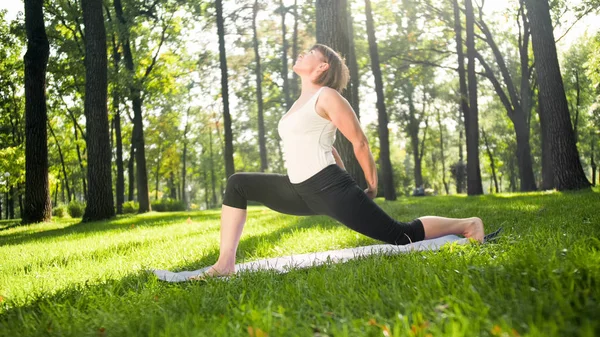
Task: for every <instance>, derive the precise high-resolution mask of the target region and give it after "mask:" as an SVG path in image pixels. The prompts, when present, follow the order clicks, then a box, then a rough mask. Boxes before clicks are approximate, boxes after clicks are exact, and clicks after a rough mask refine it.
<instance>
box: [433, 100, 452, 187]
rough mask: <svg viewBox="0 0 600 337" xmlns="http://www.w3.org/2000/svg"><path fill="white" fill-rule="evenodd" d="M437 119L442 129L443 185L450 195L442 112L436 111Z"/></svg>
mask: <svg viewBox="0 0 600 337" xmlns="http://www.w3.org/2000/svg"><path fill="white" fill-rule="evenodd" d="M436 113H437V115H436V117H437V122H438V126H439V128H440V152H441V156H442V183H443V184H444V190H445V191H446V194H450V189H449V187H448V181H447V180H446V155H445V154H444V125H443V124H442V118H441V116H440V110H439V109H436Z"/></svg>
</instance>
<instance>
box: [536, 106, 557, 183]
mask: <svg viewBox="0 0 600 337" xmlns="http://www.w3.org/2000/svg"><path fill="white" fill-rule="evenodd" d="M538 102H539V103H538V111H537V112H538V116H539V118H540V129H541V133H540V136H541V137H540V138H541V143H542V185H541V186H540V188H541V189H542V190H543V191H545V190H551V189H553V188H554V167H553V165H552V153H551V150H550V135H549V134H548V132H550V128H549V127H548V126H547V125H546V124H547V123H548V122H547V121H546V114H544V113H542V105H541V97H540V96H539V95H538Z"/></svg>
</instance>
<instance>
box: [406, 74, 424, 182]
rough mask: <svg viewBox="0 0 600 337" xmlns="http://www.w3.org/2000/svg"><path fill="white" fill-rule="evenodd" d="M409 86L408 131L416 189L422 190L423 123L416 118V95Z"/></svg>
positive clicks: (410, 85)
mask: <svg viewBox="0 0 600 337" xmlns="http://www.w3.org/2000/svg"><path fill="white" fill-rule="evenodd" d="M408 85H409V89H408V95H407V96H408V116H407V117H408V118H407V122H408V125H407V131H408V137H409V138H410V145H411V148H412V155H413V162H414V165H415V166H414V168H413V175H414V178H415V188H420V187H423V169H422V167H421V151H419V145H420V142H419V129H420V127H419V126H420V124H421V121H420V120H418V119H417V117H416V111H415V110H416V109H415V104H414V101H413V95H414V88H413V87H412V84H408Z"/></svg>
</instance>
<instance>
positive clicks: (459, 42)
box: [453, 0, 469, 193]
mask: <svg viewBox="0 0 600 337" xmlns="http://www.w3.org/2000/svg"><path fill="white" fill-rule="evenodd" d="M453 8H454V33H455V35H456V51H457V55H458V80H459V92H460V98H459V105H460V110H461V112H462V114H463V118H462V122H463V123H464V124H463V125H464V126H465V127H466V125H467V117H468V116H469V92H468V89H467V79H466V72H465V54H464V47H463V38H462V20H461V16H460V8H459V6H458V0H454V1H453ZM458 120H459V123H460V122H461V118H460V116H459V117H458ZM459 129H460V130H459V141H458V157H459V162H460V163H463V162H464V156H463V147H462V146H463V130H462V128H460V126H459ZM459 177H462V175H459ZM456 193H463V186H462V182H459V183H457V184H456Z"/></svg>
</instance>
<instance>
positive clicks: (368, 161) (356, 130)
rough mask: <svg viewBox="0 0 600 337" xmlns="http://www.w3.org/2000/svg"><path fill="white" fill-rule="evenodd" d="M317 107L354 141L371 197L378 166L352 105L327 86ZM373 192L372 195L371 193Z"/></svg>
mask: <svg viewBox="0 0 600 337" xmlns="http://www.w3.org/2000/svg"><path fill="white" fill-rule="evenodd" d="M317 109H319V110H321V111H322V112H324V113H325V114H326V115H327V116H328V117H329V119H330V120H331V122H333V124H334V125H335V126H336V127H337V128H338V130H340V132H341V133H342V134H343V135H344V136H345V137H346V138H347V139H348V141H350V143H352V147H353V148H354V155H355V156H356V159H357V160H358V163H359V164H360V167H361V168H362V169H363V172H364V173H365V178H366V180H367V185H368V192H371V193H369V194H370V195H369V196H371V197H374V195H376V194H377V167H376V166H375V160H374V159H373V154H372V153H371V150H370V149H369V143H368V141H367V137H366V136H365V133H364V132H363V130H362V128H361V126H360V123H359V122H358V118H356V114H355V113H354V110H352V106H350V104H349V103H348V101H347V100H346V99H345V98H344V97H342V96H341V95H340V94H339V93H338V92H337V91H335V90H334V89H330V88H325V89H324V90H323V92H322V93H321V95H320V97H319V100H318V101H317ZM371 194H372V195H371Z"/></svg>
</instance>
